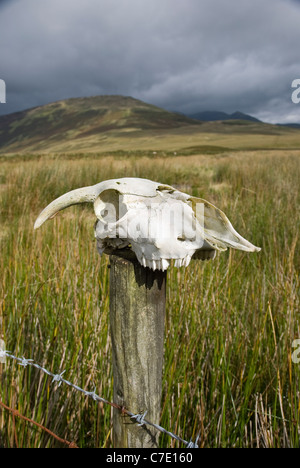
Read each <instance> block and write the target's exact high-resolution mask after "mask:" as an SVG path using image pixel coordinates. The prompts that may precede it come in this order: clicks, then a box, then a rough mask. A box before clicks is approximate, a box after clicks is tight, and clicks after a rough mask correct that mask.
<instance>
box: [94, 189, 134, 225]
mask: <svg viewBox="0 0 300 468" xmlns="http://www.w3.org/2000/svg"><path fill="white" fill-rule="evenodd" d="M122 198H123V195H122V194H121V193H120V192H118V190H114V189H108V190H104V191H103V192H102V193H100V195H99V196H98V198H97V199H96V200H95V203H94V209H95V214H96V216H97V218H98V219H101V220H102V221H104V222H105V223H116V222H117V221H119V220H120V219H121V218H122V217H123V216H124V215H125V214H126V213H127V207H126V205H125V203H123V201H122Z"/></svg>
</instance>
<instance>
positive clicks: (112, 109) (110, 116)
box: [0, 96, 200, 152]
mask: <svg viewBox="0 0 300 468" xmlns="http://www.w3.org/2000/svg"><path fill="white" fill-rule="evenodd" d="M187 125H188V126H190V125H193V126H199V125H200V123H199V122H197V121H195V120H192V119H190V118H188V117H186V116H184V115H180V114H176V113H173V112H168V111H166V110H163V109H160V108H159V107H156V106H153V105H150V104H146V103H144V102H142V101H139V100H138V99H134V98H131V97H124V96H95V97H88V98H72V99H67V100H63V101H58V102H54V103H50V104H46V105H44V106H40V107H35V108H32V109H28V110H25V111H22V112H16V113H13V114H9V115H4V116H1V117H0V151H1V152H6V151H7V152H17V151H22V150H23V149H24V148H25V147H26V148H27V150H29V151H39V150H45V149H47V148H49V147H56V146H57V145H58V144H60V143H62V142H64V144H65V145H67V143H68V142H75V141H76V140H77V141H78V142H80V141H81V140H82V139H84V140H86V141H88V140H89V142H90V143H92V139H93V137H96V139H97V137H98V136H99V135H102V136H103V135H105V134H107V133H111V132H117V133H118V134H122V133H126V132H134V131H135V132H138V131H149V130H169V129H174V128H179V127H184V126H187ZM79 146H81V145H80V144H79Z"/></svg>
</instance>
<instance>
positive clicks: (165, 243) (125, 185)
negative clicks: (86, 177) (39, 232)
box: [34, 178, 260, 270]
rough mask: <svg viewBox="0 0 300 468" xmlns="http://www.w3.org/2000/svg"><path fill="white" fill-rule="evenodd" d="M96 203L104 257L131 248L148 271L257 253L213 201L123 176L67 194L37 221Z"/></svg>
mask: <svg viewBox="0 0 300 468" xmlns="http://www.w3.org/2000/svg"><path fill="white" fill-rule="evenodd" d="M84 202H93V203H94V211H95V214H96V217H97V222H96V224H95V237H96V239H97V248H98V251H99V253H100V254H102V253H103V252H104V253H108V254H109V253H112V252H113V251H115V250H117V249H123V248H130V249H132V250H133V251H134V253H135V255H136V257H137V259H138V261H139V262H140V264H141V265H143V266H144V267H149V268H152V269H153V270H157V269H158V270H166V269H167V268H168V266H169V265H170V261H171V260H172V259H173V260H175V266H176V267H180V266H188V264H189V263H190V260H191V258H192V257H193V258H198V259H201V260H206V259H210V258H214V257H215V254H216V250H220V251H223V250H227V248H228V247H231V248H234V249H238V250H243V251H246V252H255V251H259V250H260V248H258V247H255V246H254V245H253V244H251V243H250V242H248V241H247V240H246V239H244V238H243V237H242V236H240V235H239V234H238V233H237V232H236V231H235V229H234V228H233V226H232V225H231V223H230V221H229V220H228V218H227V217H226V215H225V214H224V213H223V212H222V211H221V210H219V209H218V208H216V207H215V206H214V205H212V204H211V203H209V202H207V201H206V200H203V199H201V198H196V197H193V196H190V195H188V194H186V193H183V192H181V191H179V190H177V189H175V188H174V187H171V186H169V185H164V184H160V183H157V182H153V181H151V180H148V179H139V178H123V179H112V180H107V181H103V182H100V183H99V184H96V185H93V186H90V187H83V188H80V189H76V190H73V191H71V192H68V193H66V194H64V195H62V196H61V197H59V198H57V199H56V200H54V201H53V202H52V203H50V205H48V206H47V207H46V208H45V209H44V210H43V211H42V212H41V214H40V215H39V217H38V218H37V220H36V222H35V225H34V228H35V229H36V228H38V227H40V226H41V225H42V224H43V223H44V222H45V221H46V220H47V219H49V218H51V217H53V216H54V215H55V214H56V213H57V212H58V211H60V210H62V209H64V208H66V207H68V206H70V205H74V204H78V203H84Z"/></svg>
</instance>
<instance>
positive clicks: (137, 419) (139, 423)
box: [130, 410, 148, 426]
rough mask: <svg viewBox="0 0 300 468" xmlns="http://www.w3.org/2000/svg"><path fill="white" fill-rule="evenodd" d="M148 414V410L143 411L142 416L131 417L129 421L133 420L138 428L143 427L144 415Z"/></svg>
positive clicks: (144, 422)
mask: <svg viewBox="0 0 300 468" xmlns="http://www.w3.org/2000/svg"><path fill="white" fill-rule="evenodd" d="M147 413H148V410H146V411H145V413H143V414H134V415H133V416H130V418H131V419H135V420H136V422H137V423H138V426H143V425H144V424H146V421H145V420H144V418H145V416H146V414H147Z"/></svg>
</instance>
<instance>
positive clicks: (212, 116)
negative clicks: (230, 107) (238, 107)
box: [188, 111, 261, 122]
mask: <svg viewBox="0 0 300 468" xmlns="http://www.w3.org/2000/svg"><path fill="white" fill-rule="evenodd" d="M188 117H190V118H191V119H196V120H202V121H205V122H215V121H217V120H249V121H250V122H261V120H258V119H256V118H255V117H252V115H248V114H244V113H243V112H239V111H236V112H234V113H233V114H227V113H226V112H221V111H203V112H197V113H195V114H189V115H188Z"/></svg>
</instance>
